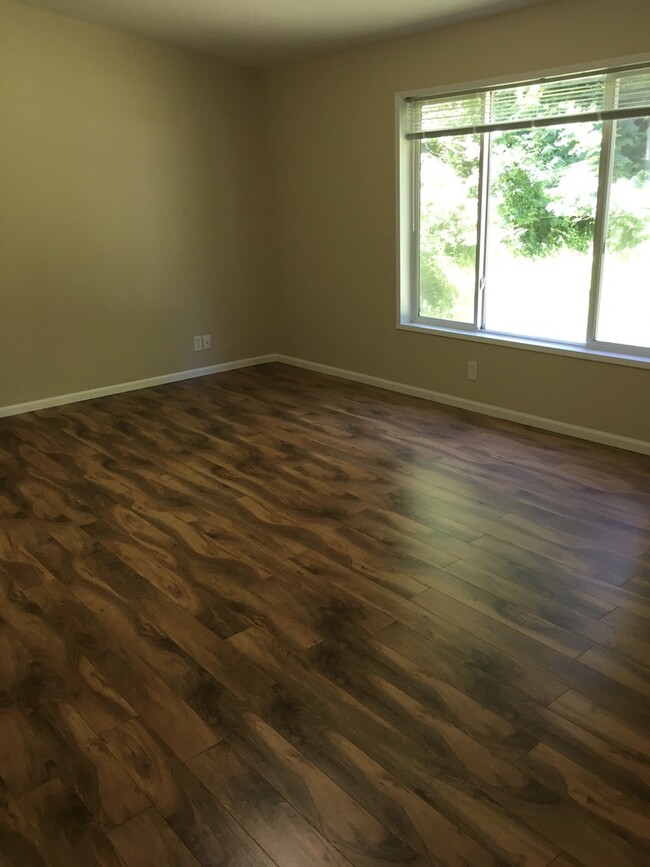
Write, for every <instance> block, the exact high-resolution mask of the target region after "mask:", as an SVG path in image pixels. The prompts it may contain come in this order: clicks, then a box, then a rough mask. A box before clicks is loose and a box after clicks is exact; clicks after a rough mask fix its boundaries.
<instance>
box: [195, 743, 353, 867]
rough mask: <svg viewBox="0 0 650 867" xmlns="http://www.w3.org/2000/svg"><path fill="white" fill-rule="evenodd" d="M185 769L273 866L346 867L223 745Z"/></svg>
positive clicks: (279, 796) (259, 778)
mask: <svg viewBox="0 0 650 867" xmlns="http://www.w3.org/2000/svg"><path fill="white" fill-rule="evenodd" d="M188 765H189V767H190V769H191V770H192V771H193V772H194V773H195V774H196V776H197V777H198V778H199V779H200V780H201V782H202V783H203V784H204V785H205V786H206V787H207V788H208V789H209V790H210V792H211V793H212V794H213V795H214V797H215V798H217V800H219V801H220V803H222V804H223V805H224V806H225V807H226V809H227V810H228V811H229V812H230V813H231V814H232V815H233V816H235V818H236V819H237V821H238V822H240V824H241V825H242V826H243V827H244V828H245V829H246V830H247V831H248V833H249V834H250V835H251V837H253V838H254V839H255V840H257V841H259V843H260V845H261V846H262V847H263V848H264V850H265V851H266V852H268V853H269V855H271V857H272V858H273V859H274V860H275V861H276V862H277V863H278V864H281V865H283V867H303V865H305V864H323V865H338V867H344V865H349V864H350V862H349V861H348V860H347V858H344V857H343V855H342V854H341V853H340V852H339V851H338V850H337V849H335V848H334V847H333V846H332V845H331V844H330V843H328V842H327V840H326V839H325V838H324V837H322V836H321V835H320V834H319V833H318V831H316V830H315V829H314V827H313V826H312V825H310V824H309V822H308V821H307V820H306V819H304V818H303V816H301V815H300V813H298V812H297V811H296V810H295V809H294V808H293V807H292V806H291V805H290V804H289V803H288V802H287V801H285V800H284V798H282V797H281V795H280V794H279V792H277V791H276V790H275V789H274V788H273V786H271V785H270V784H269V783H267V782H266V780H265V779H264V778H263V777H262V776H260V774H258V773H257V772H256V771H255V770H253V768H252V767H251V766H250V765H249V764H248V763H247V762H245V761H244V760H243V759H242V758H240V757H239V756H238V755H237V753H236V752H235V751H234V750H233V749H232V747H230V746H229V745H228V744H226V743H220V744H217V746H216V747H212V748H211V749H210V750H206V751H205V752H204V753H201V754H200V755H198V756H195V757H194V758H193V759H190V761H189V762H188Z"/></svg>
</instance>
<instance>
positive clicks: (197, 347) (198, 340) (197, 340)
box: [194, 335, 203, 352]
mask: <svg viewBox="0 0 650 867" xmlns="http://www.w3.org/2000/svg"><path fill="white" fill-rule="evenodd" d="M202 349H203V341H202V340H201V337H200V335H199V336H198V337H195V338H194V352H200V351H201V350H202Z"/></svg>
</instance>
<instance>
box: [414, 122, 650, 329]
mask: <svg viewBox="0 0 650 867" xmlns="http://www.w3.org/2000/svg"><path fill="white" fill-rule="evenodd" d="M601 139H602V124H600V123H577V124H564V125H558V126H549V127H537V128H534V129H532V130H517V131H505V132H501V133H493V134H492V135H491V136H489V137H487V136H486V141H485V146H489V147H490V159H491V184H490V196H489V207H490V209H492V213H494V211H495V210H496V213H498V215H499V218H500V223H501V226H502V230H503V231H502V243H503V244H504V245H505V246H507V247H508V248H509V249H510V250H511V251H512V253H513V254H515V255H516V256H522V257H525V258H528V259H538V258H542V257H547V256H552V255H553V254H555V253H557V252H559V251H561V250H570V251H575V252H579V253H587V252H589V250H590V248H591V246H592V243H593V237H594V229H595V222H596V206H597V201H596V199H597V189H598V176H599V164H600V150H601V148H600V145H601ZM479 148H480V137H479V136H478V135H465V136H448V137H441V138H433V139H429V140H425V141H423V142H422V154H423V163H422V165H423V166H425V165H426V166H428V167H429V169H430V177H429V178H428V179H425V178H424V177H423V183H422V190H423V195H422V198H421V234H420V299H421V304H422V306H423V309H422V311H421V312H422V313H423V314H424V315H426V316H432V317H435V318H442V319H445V318H451V317H452V315H453V314H454V310H455V306H456V304H457V301H458V294H459V293H458V290H457V288H456V283H457V280H456V279H455V278H456V277H457V274H454V269H463V268H465V269H466V268H468V267H471V266H473V264H474V261H475V256H476V227H477V218H478V214H477V199H478V178H479ZM649 180H650V120H649V119H648V118H629V119H624V120H619V121H618V122H617V124H616V137H615V149H614V160H613V170H612V178H611V185H610V191H611V196H610V207H609V214H608V234H607V245H608V250H610V251H612V252H617V253H627V252H629V251H631V250H633V249H634V248H635V247H637V246H638V245H639V244H641V243H643V242H644V241H646V240H648V238H649V227H648V219H647V215H646V213H644V212H645V211H646V210H647V206H644V205H641V207H639V206H638V202H639V201H640V200H639V196H642V195H643V188H644V185H645V184H646V183H647V182H648V181H649ZM427 184H429V185H430V186H429V187H427ZM425 187H426V189H427V193H426V195H424V192H425ZM443 190H444V192H443ZM635 196H636V198H635ZM456 312H457V311H456Z"/></svg>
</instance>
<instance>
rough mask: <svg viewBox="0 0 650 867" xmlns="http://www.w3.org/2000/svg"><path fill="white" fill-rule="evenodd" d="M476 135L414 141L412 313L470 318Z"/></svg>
mask: <svg viewBox="0 0 650 867" xmlns="http://www.w3.org/2000/svg"><path fill="white" fill-rule="evenodd" d="M479 162H480V137H479V136H478V135H469V136H453V137H449V138H437V139H429V140H427V141H423V142H421V145H420V260H419V286H420V296H419V302H418V308H419V309H418V314H419V315H420V316H427V317H430V318H434V319H446V320H450V321H451V320H453V321H457V322H465V323H473V322H474V288H475V283H476V278H475V270H476V238H477V231H478V230H477V225H478V186H479Z"/></svg>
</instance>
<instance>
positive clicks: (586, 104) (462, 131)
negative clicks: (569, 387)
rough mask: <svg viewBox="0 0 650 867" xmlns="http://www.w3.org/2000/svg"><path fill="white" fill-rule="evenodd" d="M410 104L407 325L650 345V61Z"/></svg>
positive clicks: (405, 131)
mask: <svg viewBox="0 0 650 867" xmlns="http://www.w3.org/2000/svg"><path fill="white" fill-rule="evenodd" d="M398 105H399V117H400V176H399V177H400V271H401V275H400V282H401V286H400V322H401V324H402V325H405V326H408V327H419V328H432V329H444V330H445V331H446V332H447V333H457V334H460V335H463V336H474V337H479V336H482V337H487V338H488V339H499V338H500V339H505V340H512V339H514V340H518V341H523V342H526V343H530V344H537V345H539V346H546V347H548V346H553V345H555V346H557V347H563V348H565V349H571V348H573V349H574V350H575V349H578V350H580V349H581V350H583V351H585V352H594V353H602V354H603V355H608V356H614V357H616V356H628V357H630V356H632V357H635V358H640V357H644V356H647V357H650V67H648V66H645V67H641V66H633V67H628V68H624V69H617V70H608V71H604V72H596V73H594V72H590V73H584V74H579V75H572V76H570V77H564V78H556V77H549V78H544V79H541V80H536V81H532V82H525V83H520V84H515V85H513V84H508V85H499V86H498V87H492V88H490V89H480V90H468V91H464V92H459V93H453V94H446V95H444V96H438V95H435V96H420V95H406V96H404V95H401V96H400V97H399V103H398Z"/></svg>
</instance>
